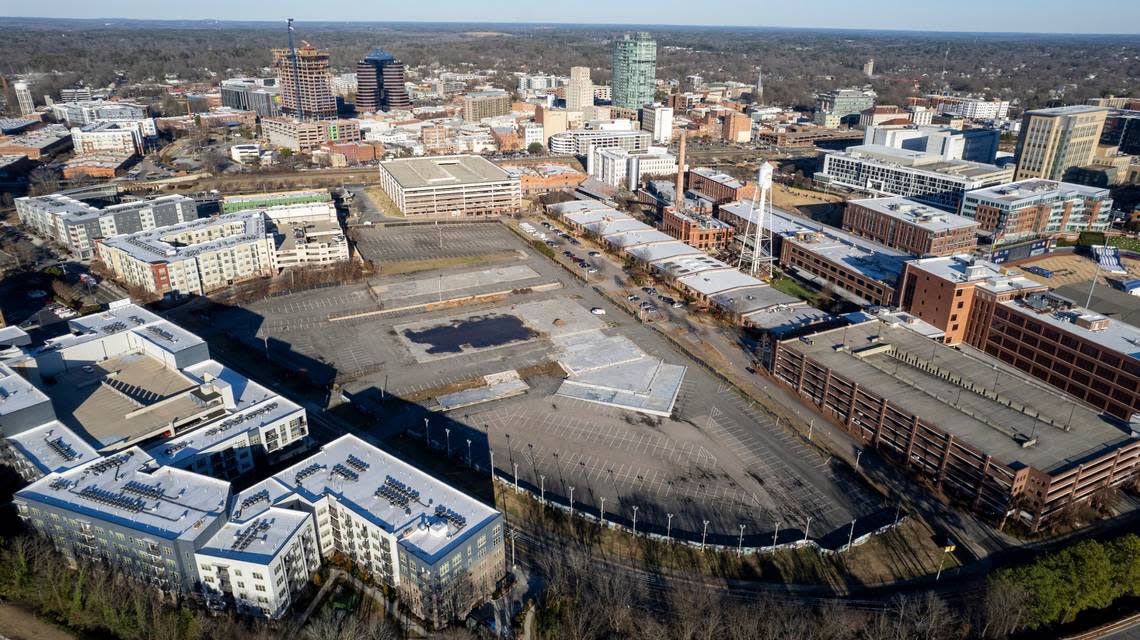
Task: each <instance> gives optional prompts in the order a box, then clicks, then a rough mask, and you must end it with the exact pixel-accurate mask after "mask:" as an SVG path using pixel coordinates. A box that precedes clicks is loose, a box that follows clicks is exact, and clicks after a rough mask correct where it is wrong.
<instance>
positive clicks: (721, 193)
mask: <svg viewBox="0 0 1140 640" xmlns="http://www.w3.org/2000/svg"><path fill="white" fill-rule="evenodd" d="M688 177H689V191H697V192H700V194H701V195H703V196H705V197H707V198H708V199H709V200H712V201H713V202H714V203H716V204H724V203H726V202H733V201H736V200H750V199H752V197H753V195H754V194H755V193H756V183H755V182H742V181H740V180H737V179H736V178H733V177H732V176H730V175H728V174H727V173H722V172H720V171H717V170H716V169H709V168H706V167H695V168H693V169H689V172H688Z"/></svg>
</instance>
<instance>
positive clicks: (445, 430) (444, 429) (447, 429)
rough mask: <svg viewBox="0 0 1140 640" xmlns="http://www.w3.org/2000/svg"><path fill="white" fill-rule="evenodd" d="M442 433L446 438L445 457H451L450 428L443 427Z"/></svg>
mask: <svg viewBox="0 0 1140 640" xmlns="http://www.w3.org/2000/svg"><path fill="white" fill-rule="evenodd" d="M443 433H444V436H445V437H446V438H447V457H448V458H450V457H451V428H450V427H444V428H443Z"/></svg>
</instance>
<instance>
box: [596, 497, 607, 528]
mask: <svg viewBox="0 0 1140 640" xmlns="http://www.w3.org/2000/svg"><path fill="white" fill-rule="evenodd" d="M598 515H599V517H600V518H601V520H602V524H603V525H604V524H606V498H605V496H602V508H601V510H600V511H599V512H598Z"/></svg>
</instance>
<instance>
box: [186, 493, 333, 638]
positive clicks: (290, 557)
mask: <svg viewBox="0 0 1140 640" xmlns="http://www.w3.org/2000/svg"><path fill="white" fill-rule="evenodd" d="M245 500H255V501H261V497H260V495H255V496H253V497H252V498H246V499H245ZM194 562H195V564H196V565H197V570H198V576H199V577H200V579H201V581H202V590H203V591H204V592H205V593H206V595H207V600H208V601H212V604H214V605H215V606H217V607H218V608H220V607H221V606H222V605H224V604H227V601H229V602H232V603H233V605H234V608H235V609H236V610H237V611H238V612H239V613H244V614H252V615H261V616H266V617H269V618H273V619H276V618H279V617H281V616H282V615H284V614H285V612H286V611H287V610H288V609H289V605H290V604H292V603H293V599H294V598H295V597H296V596H297V594H298V593H300V592H301V590H302V589H304V588H305V586H306V585H308V584H309V579H310V577H311V576H312V575H313V573H315V572H316V571H317V569H319V568H320V566H321V556H320V551H319V549H318V548H317V533H316V526H315V524H314V522H313V518H312V516H310V515H309V514H307V513H305V512H303V511H294V510H292V509H282V508H278V507H272V508H269V509H266V510H264V511H262V512H260V513H258V514H257V516H256V517H250V518H248V519H241V520H238V519H236V518H235V519H233V520H231V521H229V522H227V523H225V524H224V525H222V527H221V529H219V530H218V532H217V533H216V534H214V536H213V537H212V538H210V539H209V540H208V541H207V542H206V543H205V545H203V547H202V548H201V549H199V550H198V551H197V552H196V553H195V554H194Z"/></svg>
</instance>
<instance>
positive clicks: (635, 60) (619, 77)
mask: <svg viewBox="0 0 1140 640" xmlns="http://www.w3.org/2000/svg"><path fill="white" fill-rule="evenodd" d="M656 80H657V42H656V41H655V40H654V39H653V38H652V37H650V35H649V34H648V33H646V32H644V31H639V32H638V33H633V34H631V33H627V34H625V36H623V37H622V39H621V40H618V41H616V42H614V80H613V83H614V85H613V104H614V106H616V107H623V108H626V109H638V108H641V107H643V106H645V105H647V104H649V103H651V102H653V93H654V89H655V87H656V84H655V83H656Z"/></svg>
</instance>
